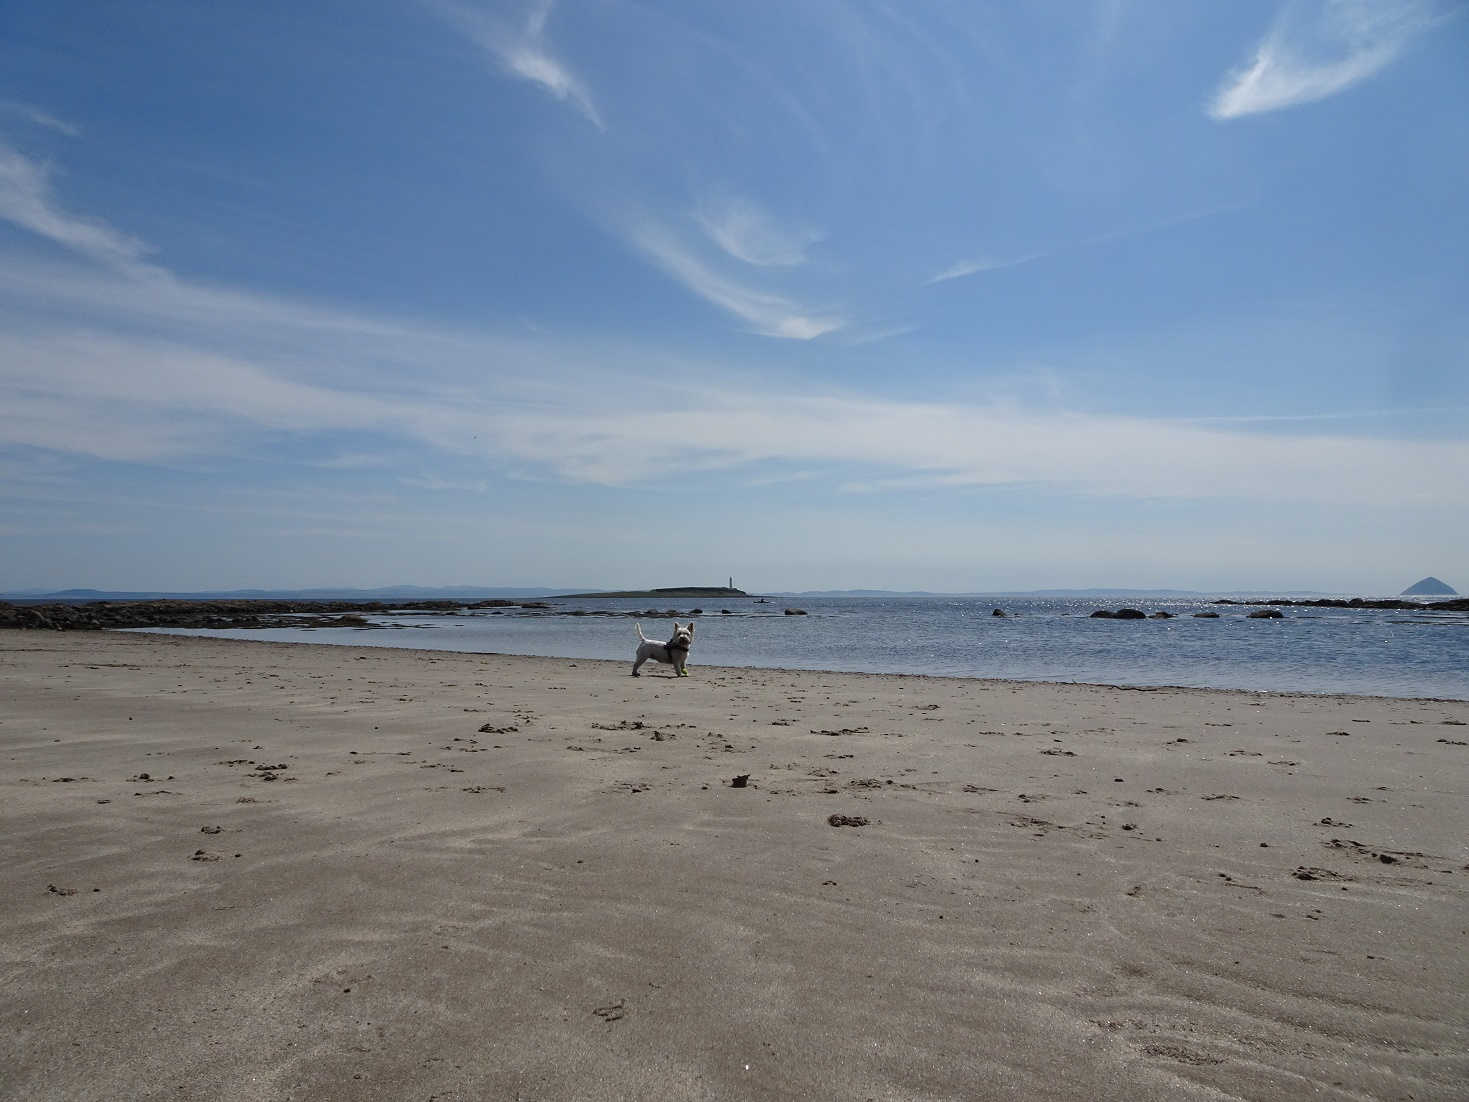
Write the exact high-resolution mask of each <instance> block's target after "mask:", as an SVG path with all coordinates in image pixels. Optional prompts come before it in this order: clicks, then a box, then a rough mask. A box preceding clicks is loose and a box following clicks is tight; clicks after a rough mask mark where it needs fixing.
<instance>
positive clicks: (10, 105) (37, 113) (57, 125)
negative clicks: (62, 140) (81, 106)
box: [0, 99, 82, 138]
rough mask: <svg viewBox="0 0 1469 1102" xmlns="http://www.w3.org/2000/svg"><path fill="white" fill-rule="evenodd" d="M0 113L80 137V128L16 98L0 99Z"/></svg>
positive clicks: (70, 135)
mask: <svg viewBox="0 0 1469 1102" xmlns="http://www.w3.org/2000/svg"><path fill="white" fill-rule="evenodd" d="M0 115H10V116H12V117H15V118H21V119H24V120H25V121H26V122H28V123H30V124H32V125H33V126H40V127H44V128H45V129H47V130H54V131H56V133H58V134H65V135H66V136H67V137H68V138H80V137H81V136H82V131H81V128H80V127H78V126H73V125H72V124H71V123H69V122H67V121H66V120H65V119H58V118H57V117H56V116H55V115H53V114H51V113H50V112H49V111H43V110H41V109H40V108H39V107H36V106H34V105H32V104H29V103H21V102H20V101H18V100H9V99H6V100H0Z"/></svg>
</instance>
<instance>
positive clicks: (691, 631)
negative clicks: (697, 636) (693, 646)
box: [689, 620, 694, 639]
mask: <svg viewBox="0 0 1469 1102" xmlns="http://www.w3.org/2000/svg"><path fill="white" fill-rule="evenodd" d="M693 637H694V622H693V621H692V620H690V621H689V638H690V639H692V638H693Z"/></svg>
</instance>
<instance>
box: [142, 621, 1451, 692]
mask: <svg viewBox="0 0 1469 1102" xmlns="http://www.w3.org/2000/svg"><path fill="white" fill-rule="evenodd" d="M549 603H550V604H551V605H552V608H551V609H549V610H541V611H531V610H520V609H505V610H474V611H472V612H471V611H466V612H464V613H461V614H458V615H451V616H442V615H429V614H422V613H420V614H417V615H415V614H412V613H411V611H407V610H405V612H404V613H403V614H399V615H392V616H381V617H371V618H370V619H371V620H372V621H373V622H374V623H376V624H381V625H384V627H383V628H315V629H307V628H283V629H261V630H248V629H241V630H222V631H220V630H206V629H198V630H182V629H179V630H175V631H171V632H170V633H171V634H186V635H205V636H209V635H213V636H223V637H229V638H238V639H269V640H276V641H283V642H312V643H346V644H351V645H354V646H390V647H411V648H417V649H430V650H454V651H470V652H485V653H491V652H493V653H502V654H535V655H547V656H552V657H562V658H609V659H625V660H626V661H627V662H628V663H629V665H631V662H632V653H633V648H634V646H635V645H636V642H637V635H636V633H635V632H634V629H633V625H634V623H641V624H642V628H643V631H644V633H645V634H646V635H647V636H648V637H649V638H650V639H652V638H658V639H662V638H666V637H667V635H668V632H669V629H670V627H671V623H670V619H671V618H669V617H664V616H655V617H649V616H646V615H638V616H636V617H630V616H627V615H626V614H627V613H629V612H634V611H637V610H646V609H647V608H648V604H647V601H646V600H640V601H634V600H621V601H588V600H574V601H551V602H549ZM1120 603H1127V604H1130V605H1132V606H1133V607H1137V608H1140V609H1142V610H1143V611H1145V612H1148V613H1151V612H1153V611H1156V610H1159V609H1162V610H1166V611H1169V612H1172V613H1174V614H1175V618H1174V619H1172V620H1151V619H1150V620H1128V621H1116V620H1093V619H1091V618H1090V613H1091V612H1092V611H1093V609H1096V608H1101V607H1106V608H1116V607H1119V604H1120ZM788 604H789V605H790V606H794V607H800V608H803V609H805V610H806V611H807V613H808V615H806V616H786V615H784V612H783V610H784V608H785V607H787V605H788ZM693 607H694V605H693V603H692V602H687V601H686V602H684V603H681V604H680V605H679V606H678V608H679V611H680V612H682V613H684V614H687V613H688V612H689V611H690V610H691V609H692V608H693ZM997 607H999V608H1003V609H1004V610H1005V611H1006V613H1007V615H1006V616H1005V617H1003V618H1002V617H997V616H994V615H992V610H993V609H994V608H997ZM722 608H727V609H729V614H728V615H721V612H720V610H721V609H722ZM573 610H581V611H582V612H605V613H617V614H618V615H572V614H571V613H572V611H573ZM1204 610H1208V611H1217V612H1219V614H1220V618H1219V619H1217V620H1213V619H1195V618H1194V617H1193V616H1192V613H1194V612H1199V611H1204ZM1250 611H1252V608H1250V607H1246V606H1241V605H1234V606H1230V605H1214V604H1213V603H1212V601H1211V600H1209V599H1188V600H1161V599H1160V600H1147V601H1143V600H1137V599H1132V600H1130V601H1127V602H1118V601H1116V600H1115V599H1114V600H1107V601H1098V600H1097V599H1095V598H1087V599H1083V600H1075V599H1037V598H1024V599H1018V598H1004V597H978V598H976V597H918V598H908V597H904V598H865V597H863V598H772V599H771V603H769V604H763V605H762V604H757V603H756V602H755V601H754V600H752V599H748V598H746V599H730V598H723V599H722V600H721V604H720V605H718V606H715V607H705V608H704V614H703V615H701V616H699V617H697V618H696V619H697V621H698V628H697V631H696V639H695V645H694V649H693V653H692V655H691V658H690V665H691V667H697V666H699V665H701V664H702V665H710V666H765V667H790V668H798V669H820V670H854V671H863V672H873V673H922V674H936V675H944V676H956V677H990V678H1013V679H1021V680H1034V681H1078V682H1100V683H1105V684H1117V685H1144V686H1146V685H1188V686H1197V687H1206V688H1226V689H1254V690H1262V691H1279V692H1308V693H1361V694H1369V695H1382V696H1410V697H1447V698H1453V699H1469V615H1465V614H1463V613H1418V612H1404V611H1399V610H1377V609H1331V608H1302V607H1292V606H1282V612H1283V613H1284V614H1285V618H1284V619H1281V620H1251V619H1248V618H1247V614H1248V613H1249V612H1250ZM150 630H151V629H150Z"/></svg>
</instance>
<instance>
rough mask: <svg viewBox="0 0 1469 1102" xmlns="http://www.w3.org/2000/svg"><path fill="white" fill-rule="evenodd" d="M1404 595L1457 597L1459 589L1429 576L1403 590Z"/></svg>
mask: <svg viewBox="0 0 1469 1102" xmlns="http://www.w3.org/2000/svg"><path fill="white" fill-rule="evenodd" d="M1402 595H1403V596H1404V597H1457V596H1458V595H1459V591H1458V590H1456V589H1455V588H1454V587H1453V586H1451V585H1449V584H1448V583H1447V582H1441V581H1439V580H1438V579H1437V578H1435V577H1432V576H1429V577H1427V578H1424V579H1423V580H1422V581H1418V582H1414V583H1413V584H1412V585H1410V586H1409V587H1408V588H1407V589H1405V590H1403V593H1402Z"/></svg>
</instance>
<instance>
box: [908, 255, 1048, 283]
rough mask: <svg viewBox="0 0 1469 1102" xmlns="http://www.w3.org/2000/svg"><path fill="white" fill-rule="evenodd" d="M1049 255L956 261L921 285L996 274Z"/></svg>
mask: <svg viewBox="0 0 1469 1102" xmlns="http://www.w3.org/2000/svg"><path fill="white" fill-rule="evenodd" d="M1049 255H1050V254H1049V253H1044V252H1040V253H1026V254H1025V255H1023V256H1017V257H1012V258H1011V259H1009V260H988V259H982V260H956V261H955V262H954V263H953V264H951V265H949V266H948V267H947V268H945V269H944V270H943V271H941V272H939V273H938V274H937V275H934V276H930V277H929V278H928V279H925V280H924V281H923V285H924V286H925V287H932V286H933V285H934V284H935V283H947V282H948V281H949V280H951V279H963V278H964V277H965V276H972V275H979V274H980V273H981V272H998V271H1001V270H1002V269H1005V268H1018V267H1019V266H1020V265H1022V264H1029V263H1030V262H1031V261H1032V260H1039V259H1041V257H1044V256H1049Z"/></svg>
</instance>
